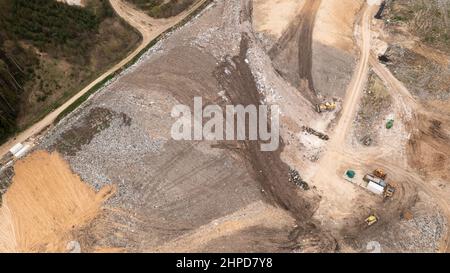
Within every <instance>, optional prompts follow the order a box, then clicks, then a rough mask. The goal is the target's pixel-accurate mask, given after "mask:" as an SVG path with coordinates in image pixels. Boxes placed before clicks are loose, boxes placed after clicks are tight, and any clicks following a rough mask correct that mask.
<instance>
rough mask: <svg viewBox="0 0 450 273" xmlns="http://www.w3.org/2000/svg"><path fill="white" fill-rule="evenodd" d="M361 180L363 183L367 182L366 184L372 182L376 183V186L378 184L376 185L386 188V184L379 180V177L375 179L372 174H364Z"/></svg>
mask: <svg viewBox="0 0 450 273" xmlns="http://www.w3.org/2000/svg"><path fill="white" fill-rule="evenodd" d="M363 180H364V181H365V182H367V183H370V182H373V183H376V184H378V185H380V186H382V187H386V182H385V181H384V180H383V179H381V178H379V177H376V176H374V175H372V174H366V175H365V176H364V177H363Z"/></svg>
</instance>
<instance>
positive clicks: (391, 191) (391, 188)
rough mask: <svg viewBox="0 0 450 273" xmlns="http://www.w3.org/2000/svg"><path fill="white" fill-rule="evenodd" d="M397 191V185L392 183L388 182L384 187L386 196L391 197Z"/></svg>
mask: <svg viewBox="0 0 450 273" xmlns="http://www.w3.org/2000/svg"><path fill="white" fill-rule="evenodd" d="M394 193H395V187H394V186H393V185H392V184H387V185H386V187H385V188H384V198H391V197H392V196H393V195H394Z"/></svg>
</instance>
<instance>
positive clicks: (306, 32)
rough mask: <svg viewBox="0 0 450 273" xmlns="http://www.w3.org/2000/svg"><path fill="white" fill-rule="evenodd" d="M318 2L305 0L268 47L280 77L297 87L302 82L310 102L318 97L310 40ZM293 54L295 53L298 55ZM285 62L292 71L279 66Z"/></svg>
mask: <svg viewBox="0 0 450 273" xmlns="http://www.w3.org/2000/svg"><path fill="white" fill-rule="evenodd" d="M320 4H321V0H308V1H306V3H305V4H304V6H303V7H302V9H301V11H300V14H298V15H297V17H296V19H295V20H294V22H293V23H291V25H290V26H289V27H288V29H287V30H286V31H285V32H284V33H283V35H282V36H281V38H280V39H279V40H278V41H277V42H276V43H275V45H274V46H273V47H272V48H271V49H270V51H269V56H270V57H271V58H272V60H274V62H275V63H276V64H277V66H278V68H277V70H278V72H279V73H280V74H281V75H282V76H283V77H285V78H286V79H287V80H288V81H290V82H291V84H293V85H294V86H295V87H297V88H298V87H302V86H305V85H306V87H307V88H309V91H308V92H307V94H305V95H306V97H307V98H308V100H309V101H311V102H316V100H317V98H316V93H315V89H314V82H313V77H312V44H313V31H314V25H315V22H316V15H317V12H318V10H319V7H320ZM292 55H294V56H295V55H297V58H295V57H293V56H292ZM285 65H286V66H287V69H289V70H293V71H294V73H295V74H292V72H290V71H284V70H282V69H280V68H281V67H282V66H285ZM305 83H306V84H305Z"/></svg>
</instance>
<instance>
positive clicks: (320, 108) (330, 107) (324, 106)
mask: <svg viewBox="0 0 450 273" xmlns="http://www.w3.org/2000/svg"><path fill="white" fill-rule="evenodd" d="M316 110H317V112H318V113H322V112H331V111H334V110H336V103H335V102H324V103H320V104H317V105H316Z"/></svg>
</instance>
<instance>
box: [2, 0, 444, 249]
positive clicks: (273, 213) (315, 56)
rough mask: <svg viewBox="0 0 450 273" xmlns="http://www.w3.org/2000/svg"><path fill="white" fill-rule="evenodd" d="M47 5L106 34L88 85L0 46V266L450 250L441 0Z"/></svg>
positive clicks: (61, 65)
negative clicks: (30, 261) (25, 261)
mask: <svg viewBox="0 0 450 273" xmlns="http://www.w3.org/2000/svg"><path fill="white" fill-rule="evenodd" d="M8 1H10V2H14V3H13V4H11V5H12V6H11V7H14V8H18V9H20V8H22V7H24V5H25V4H23V3H22V2H24V1H20V0H17V1H12V0H8ZM31 2H33V1H30V3H31ZM44 2H48V3H49V5H50V4H51V5H57V7H60V8H61V9H63V10H64V12H65V14H66V13H69V12H71V11H72V10H74V12H76V14H78V13H80V14H84V13H82V12H84V11H89V12H91V10H98V8H99V7H100V6H99V5H100V4H98V3H101V5H105V6H102V8H105V10H106V11H108V13H106V12H105V14H108V15H102V16H106V17H105V18H107V19H105V20H109V21H107V22H111V23H104V24H103V23H100V25H99V30H98V31H97V32H95V31H94V32H92V33H94V34H92V35H95V37H96V38H95V39H96V40H95V41H96V45H92V44H90V43H88V42H87V43H86V45H85V47H83V50H82V51H84V49H85V48H90V47H92V48H94V49H93V50H92V54H89V55H88V56H86V57H83V58H85V59H83V60H84V61H85V63H87V64H89V66H88V67H89V68H88V69H86V70H82V72H80V74H77V73H75V72H74V71H75V68H76V67H81V66H75V65H73V63H76V62H77V61H78V60H77V58H75V59H74V58H69V57H67V56H69V55H64V56H63V55H52V54H51V53H48V52H51V50H53V49H52V48H51V47H50V46H48V48H45V47H43V46H42V45H43V44H42V43H35V42H34V41H31V40H29V39H31V38H29V37H41V36H33V35H25V36H24V38H22V40H20V42H18V44H20V45H21V46H22V47H23V48H24V49H23V51H17V50H16V51H14V50H9V48H11V47H12V45H13V44H14V43H13V42H10V43H7V42H4V41H3V40H5V41H6V40H7V38H5V37H21V36H19V34H17V33H19V32H20V31H22V29H21V28H19V27H17V29H16V30H14V31H16V32H15V34H14V35H15V36H7V35H6V34H5V36H2V35H3V34H2V33H0V45H1V44H3V45H2V48H0V57H1V59H0V72H1V74H0V86H2V88H6V87H7V86H8V84H9V83H10V82H13V83H11V84H10V85H11V86H20V87H21V88H17V89H18V90H19V89H20V90H22V89H23V90H25V91H18V92H16V93H17V94H20V96H19V98H18V99H17V100H14V102H15V103H22V104H20V106H19V107H18V108H17V109H18V110H17V113H18V114H17V119H15V121H17V124H19V125H18V127H17V128H19V129H17V130H14V131H11V133H10V134H9V135H8V136H7V137H5V138H4V141H3V142H2V143H1V148H0V157H1V159H0V196H1V198H0V200H1V202H0V205H1V206H0V252H66V253H69V252H83V253H85V252H88V253H90V252H133V253H134V252H146V253H148V252H151V253H154V252H163V253H167V252H170V253H172V252H175V253H186V252H189V253H190V252H202V253H203V252H213V253H217V252H233V253H236V252H237V253H242V252H244V253H247V252H251V253H253V252H256V253H261V252H282V253H311V252H313V253H323V252H325V253H370V252H384V253H386V252H388V253H392V252H393V253H411V252H412V253H417V252H419V253H423V252H426V253H436V252H437V253H448V252H450V240H449V239H450V238H449V237H450V226H449V223H450V21H449V20H450V18H449V17H450V0H386V1H382V0H192V1H189V0H181V1H153V0H142V1H137V0H109V1H100V0H84V1H83V0H81V1H56V0H48V1H47V0H46V1H44ZM50 2H51V3H50ZM53 2H55V3H53ZM56 2H57V3H56ZM93 7H95V8H93ZM33 8H35V7H33ZM93 14H95V13H93ZM74 16H75V15H74ZM77 16H78V15H77ZM79 16H82V15H79ZM83 16H87V15H83ZM108 16H109V17H108ZM66 17H67V16H66ZM83 18H87V17H83ZM102 18H103V17H102ZM30 20H31V21H30V22H32V20H33V18H30ZM83 20H84V19H83ZM89 22H90V21H89ZM93 22H96V21H95V20H94V21H93ZM0 23H1V22H0ZM90 24H91V23H86V26H90ZM109 26H114V28H113V29H108V27H109ZM1 27H3V25H2V24H0V28H1ZM40 29H41V28H35V29H34V31H40ZM42 29H45V28H42ZM57 33H58V34H57V35H56V36H58V35H63V34H61V33H60V32H59V31H58V32H57ZM119 33H121V34H120V37H119ZM116 34H117V36H114V35H116ZM11 35H12V34H11ZM43 35H46V34H43ZM71 35H73V34H70V35H68V36H67V37H66V36H64V37H65V38H64V39H62V40H61V41H63V40H64V41H66V40H67V39H69V40H70V39H71V37H72V36H71ZM86 35H87V34H86ZM102 35H103V36H102ZM50 36H51V35H50ZM50 36H49V37H50ZM52 37H53V36H52ZM58 37H59V36H58ZM102 37H106V38H102ZM113 37H115V39H113ZM33 39H35V38H33ZM77 39H80V38H77ZM103 39H105V40H103ZM11 40H13V39H12V38H11ZM106 43H108V44H107V45H108V46H111V48H109V47H108V49H105V47H102V48H97V47H96V46H99V45H101V46H106ZM44 44H45V43H44ZM45 45H47V44H45ZM52 45H54V43H53V44H52ZM70 46H71V45H70V44H67V45H64V47H57V48H60V49H61V50H62V52H66V53H67V54H72V52H75V51H74V50H76V47H73V48H72V47H70ZM71 48H72V49H71ZM119 48H121V50H122V51H120V50H119ZM69 49H71V50H72V51H69ZM45 50H48V52H47V51H45ZM64 50H65V51H64ZM15 52H38V54H37V56H38V57H36V58H38V60H40V63H41V66H42V65H44V64H46V63H49V64H50V63H54V64H55V65H52V66H48V67H51V69H50V68H49V69H48V70H46V71H63V72H58V73H62V74H55V75H60V76H55V78H57V77H65V76H64V75H66V76H67V77H69V76H68V75H71V76H70V79H77V81H75V80H72V81H68V82H69V83H71V84H72V82H73V86H71V87H70V88H71V89H69V87H66V86H65V85H64V84H63V83H61V84H60V83H55V84H53V85H52V84H49V85H48V86H49V87H47V85H46V84H45V83H44V84H41V85H42V89H46V88H51V86H56V87H58V88H56V87H55V89H54V90H56V91H54V92H60V94H64V95H61V96H60V97H57V95H55V94H56V93H51V94H50V93H48V94H47V93H45V97H42V95H40V94H41V93H39V92H41V91H39V90H40V89H39V88H38V87H39V84H35V85H31V84H29V83H28V84H23V88H22V86H21V85H22V84H21V83H22V82H21V81H22V80H23V81H24V82H25V80H24V79H26V77H22V78H20V77H19V76H18V75H21V74H20V73H22V72H20V70H21V69H16V70H12V68H11V67H14V66H16V67H18V68H20V67H21V65H20V61H21V60H22V59H23V58H22V57H21V56H22V55H14V54H16V53H15ZM76 52H78V51H76ZM80 52H81V51H80ZM102 52H103V53H102ZM115 53H117V54H119V53H120V55H117V56H116V57H117V58H114V59H103V58H106V57H105V56H106V55H108V56H113V55H114V54H115ZM17 54H19V53H17ZM20 54H22V53H20ZM27 54H28V53H27ZM30 54H31V53H30ZM74 54H79V53H74ZM99 56H100V57H99ZM47 59H48V60H50V61H47V62H46V61H44V60H47ZM16 63H19V64H17V65H14V64H16ZM80 65H81V64H80ZM68 67H69V68H68ZM91 68H92V71H91V70H89V69H91ZM97 68H98V69H97ZM8 69H10V70H9V72H8ZM58 69H59V70H58ZM65 69H66V70H67V71H69V72H67V73H64V71H66V70H65ZM22 70H24V71H25V72H26V71H27V69H22ZM3 71H6V72H5V73H3ZM7 72H8V73H7ZM39 73H41V72H39ZM39 73H37V74H36V73H35V74H33V75H40V76H39V77H40V78H41V79H47V78H45V76H42V75H44V74H42V75H41V74H39ZM49 73H50V72H48V73H47V75H50V74H49ZM52 73H53V72H52ZM55 73H56V72H55ZM72 74H73V75H74V76H72ZM52 75H53V74H52ZM61 75H63V76H61ZM36 77H38V76H36ZM48 77H50V76H48ZM77 77H78V78H77ZM11 79H12V80H11ZM13 80H14V81H13ZM53 81H54V80H53V79H51V80H49V82H50V83H51V82H53ZM28 82H30V81H28ZM58 85H60V86H58ZM5 86H6V87H5ZM29 86H33V88H31V87H29ZM59 87H60V88H59ZM27 88H29V89H27ZM65 88H68V89H67V90H73V91H67V92H66V90H65ZM38 89H39V90H38ZM3 90H6V89H0V91H1V92H4V91H3ZM28 90H29V91H28ZM49 90H50V89H49ZM52 90H53V89H52ZM58 90H59V91H58ZM61 90H62V91H61ZM52 92H53V91H52ZM8 98H9V95H8V93H2V94H1V96H0V106H1V107H4V108H0V117H1V118H2V119H5V116H6V114H5V113H7V110H4V109H8V108H9V107H10V106H11V105H13V103H12V102H11V101H9V102H8ZM198 98H201V100H199V99H198ZM52 100H54V101H52ZM199 101H200V104H198V102H199ZM50 102H51V103H50ZM39 103H40V104H39ZM30 105H31V106H30ZM33 105H34V106H33ZM44 105H45V107H44ZM238 105H240V106H243V107H242V108H244V107H245V109H246V110H248V111H247V113H245V112H244V116H243V119H241V120H240V119H239V116H237V117H236V120H235V114H236V113H237V112H239V110H242V109H241V108H239V107H235V112H232V113H231V119H227V120H226V122H224V121H223V120H222V119H221V118H222V116H221V114H220V113H222V112H220V113H219V112H218V111H223V116H224V117H225V116H226V115H228V114H229V113H228V111H225V109H227V108H228V107H229V106H238ZM33 107H34V108H33ZM198 107H200V108H198ZM253 108H254V109H257V110H258V113H259V115H257V114H255V115H254V116H252V114H251V113H250V112H251V111H250V110H252V109H253ZM29 109H36V110H35V111H36V112H33V113H32V114H30V113H31V112H27V111H31V110H29ZM40 109H42V113H40V114H42V115H40V114H39V115H38V114H37V113H38V111H40ZM180 109H181V110H180ZM189 109H191V111H189ZM264 109H269V110H264ZM178 110H180V111H178ZM198 110H199V111H200V116H198V115H197V114H198ZM202 110H203V116H202ZM263 110H264V111H263ZM33 111H34V110H33ZM177 111H178V112H177ZM214 111H215V112H214ZM211 112H213V113H214V115H213V114H212V113H211ZM225 112H226V113H225ZM181 113H187V116H185V115H183V118H180V114H181ZM218 113H219V114H218ZM262 113H263V114H266V115H265V117H267V120H264V119H261V117H262V116H263V115H262ZM246 114H248V115H246ZM30 115H34V116H36V118H31V117H30ZM236 115H239V114H236ZM213 116H214V118H215V119H214V120H217V119H216V118H219V122H215V123H214V126H213V127H214V130H215V131H214V132H215V133H216V134H215V137H211V135H207V136H204V137H202V136H198V135H197V134H196V133H197V132H198V130H197V129H198V127H197V126H200V130H201V129H203V131H200V134H201V133H202V132H203V133H204V132H205V129H208V128H209V129H212V126H208V125H210V124H211V121H213ZM37 117H39V118H37ZM227 117H228V116H227ZM252 118H258V120H259V123H257V124H252ZM224 119H225V118H224ZM234 121H237V122H234ZM2 122H3V121H2ZM230 122H231V123H232V125H231V128H232V130H231V131H232V132H231V135H230V134H228V133H230V132H229V131H230V130H229V129H230V128H229V127H228V125H229V123H230ZM180 123H182V124H183V128H182V129H183V130H188V132H187V134H186V131H183V132H182V133H183V136H184V138H182V137H175V136H174V127H175V125H177V124H180ZM3 124H4V123H1V124H0V125H1V126H0V133H1V132H3V131H1V130H3V128H4V127H2V126H3ZM5 124H6V123H5ZM219 125H220V126H219ZM186 126H187V127H189V128H187V127H186ZM190 126H192V127H193V128H191V127H190ZM235 126H236V127H237V128H236V130H237V137H235V135H234V133H235V132H234V129H235ZM239 126H241V127H243V128H239ZM256 127H257V128H259V131H258V132H255V134H252V129H255V128H256ZM263 127H266V129H268V132H266V133H269V134H263V132H262V128H263ZM5 128H6V127H5ZM191 129H192V131H191ZM176 131H177V132H176V133H177V134H176V135H177V136H180V132H179V131H178V130H176ZM218 131H220V133H219V134H217V132H218ZM222 131H226V132H225V133H224V134H222ZM192 132H193V134H191V133H192ZM225 134H226V136H227V137H223V136H224V135H225ZM242 134H243V135H244V136H243V137H239V136H242ZM269 135H270V137H271V138H270V137H269ZM217 136H220V137H217ZM0 139H1V138H0ZM269 142H271V143H272V144H276V145H277V146H276V147H275V148H273V147H272V148H273V149H271V148H267V147H268V143H269ZM264 147H266V148H267V149H264Z"/></svg>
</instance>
